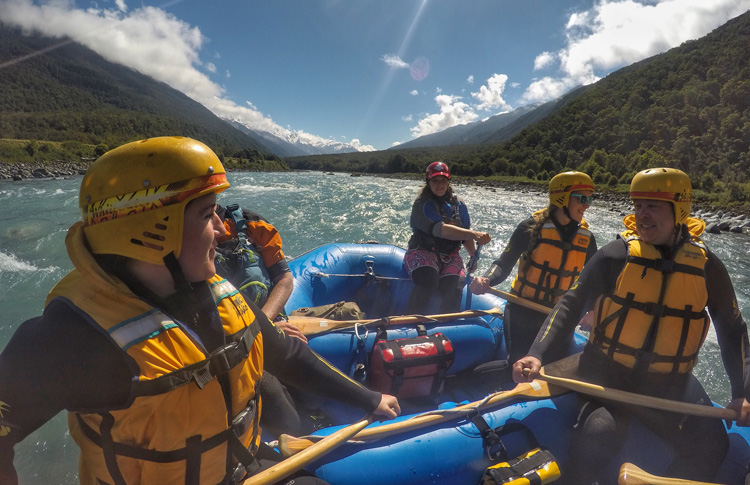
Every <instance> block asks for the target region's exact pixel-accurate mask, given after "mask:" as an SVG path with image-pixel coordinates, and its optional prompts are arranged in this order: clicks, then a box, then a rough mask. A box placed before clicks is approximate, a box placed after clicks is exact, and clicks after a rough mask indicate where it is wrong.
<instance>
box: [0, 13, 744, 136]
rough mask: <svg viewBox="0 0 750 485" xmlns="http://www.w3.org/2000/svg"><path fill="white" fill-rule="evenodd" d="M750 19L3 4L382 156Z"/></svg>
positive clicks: (297, 126)
mask: <svg viewBox="0 0 750 485" xmlns="http://www.w3.org/2000/svg"><path fill="white" fill-rule="evenodd" d="M748 9H750V0H372V1H370V0H361V1H358V0H320V1H316V0H264V1H254V0H244V1H230V0H212V1H208V0H172V1H168V2H151V1H150V0H142V1H141V2H132V1H128V0H97V1H73V0H54V1H33V0H0V21H2V22H4V23H7V24H10V25H19V26H22V27H24V28H26V29H28V30H34V31H38V32H42V33H45V34H47V35H53V36H69V37H71V38H72V39H74V40H75V41H76V42H80V43H82V44H84V45H86V46H88V47H90V48H92V49H94V50H95V51H97V52H99V53H100V54H101V55H103V56H104V57H105V58H107V59H109V60H112V61H115V62H119V63H122V64H125V65H128V66H131V67H133V68H134V69H137V70H139V71H141V72H143V73H144V74H147V75H149V76H151V77H154V78H155V79H157V80H160V81H163V82H166V83H167V84H169V85H171V86H172V87H174V88H176V89H179V90H180V91H182V92H184V93H185V94H187V95H189V96H190V97H192V98H193V99H195V100H197V101H199V102H201V103H202V104H204V105H205V106H206V107H208V108H209V109H211V110H212V111H213V112H214V113H216V114H217V115H219V116H222V117H225V118H231V119H237V120H240V121H242V122H243V123H244V124H246V125H248V126H250V127H253V128H254V129H258V130H265V131H269V132H272V133H275V134H277V135H280V136H284V137H286V138H290V137H298V138H302V139H305V140H308V141H311V142H315V141H321V139H322V140H335V141H338V142H344V143H350V144H352V145H354V146H355V147H358V148H359V149H361V150H371V149H378V150H382V149H386V148H389V147H391V146H394V145H397V144H399V143H403V142H407V141H409V140H412V139H414V138H415V137H417V136H421V135H426V134H430V133H434V132H437V131H440V130H443V129H445V128H448V127H450V126H454V125H456V124H461V123H468V122H472V121H479V120H482V119H485V118H488V117H490V116H493V115H495V114H498V113H501V112H504V111H509V110H512V109H515V108H518V107H520V106H523V105H526V104H529V103H533V102H540V101H548V100H550V99H554V98H555V97H557V96H560V95H561V94H563V93H564V92H566V91H567V90H569V89H570V88H572V87H574V86H577V85H580V84H588V83H591V82H594V81H596V80H598V79H600V78H602V77H604V76H606V75H607V74H608V73H610V72H612V71H613V70H616V69H618V68H620V67H623V66H626V65H629V64H632V63H633V62H636V61H638V60H641V59H643V58H646V57H650V56H652V55H655V54H658V53H660V52H664V51H666V50H668V49H670V48H671V47H675V46H677V45H679V44H681V43H682V42H684V41H686V40H690V39H696V38H699V37H702V36H704V35H706V34H707V33H708V32H710V31H711V30H713V29H715V28H716V27H718V26H720V25H722V24H724V23H725V22H726V21H728V20H729V19H731V18H733V17H736V16H737V15H740V14H742V13H744V12H745V11H747V10H748ZM40 55H43V54H40ZM21 62H22V61H21ZM13 63H14V61H13V60H7V59H3V60H0V66H1V67H3V68H12V65H13Z"/></svg>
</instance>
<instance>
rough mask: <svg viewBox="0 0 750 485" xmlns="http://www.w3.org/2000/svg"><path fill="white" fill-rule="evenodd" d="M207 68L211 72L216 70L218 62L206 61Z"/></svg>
mask: <svg viewBox="0 0 750 485" xmlns="http://www.w3.org/2000/svg"><path fill="white" fill-rule="evenodd" d="M206 69H208V71H209V72H213V73H215V72H216V64H214V63H213V62H209V63H206Z"/></svg>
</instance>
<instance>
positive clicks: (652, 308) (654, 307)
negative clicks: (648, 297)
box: [643, 302, 667, 317]
mask: <svg viewBox="0 0 750 485" xmlns="http://www.w3.org/2000/svg"><path fill="white" fill-rule="evenodd" d="M666 308H667V307H666V306H665V305H662V304H661V303H652V302H651V303H645V304H644V305H643V311H644V312H645V313H647V314H649V315H653V316H655V317H663V316H664V315H665V310H666Z"/></svg>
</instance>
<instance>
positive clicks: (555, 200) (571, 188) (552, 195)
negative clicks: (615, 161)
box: [549, 172, 594, 209]
mask: <svg viewBox="0 0 750 485" xmlns="http://www.w3.org/2000/svg"><path fill="white" fill-rule="evenodd" d="M576 190H591V191H592V192H593V190H594V181H593V180H591V177H589V176H588V175H586V174H585V173H583V172H563V173H558V174H557V175H555V176H554V177H552V180H550V181H549V203H550V205H554V206H556V207H559V208H561V209H565V208H566V207H568V204H569V203H570V193H571V192H575V191H576Z"/></svg>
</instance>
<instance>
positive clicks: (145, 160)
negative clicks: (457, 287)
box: [0, 137, 400, 484]
mask: <svg viewBox="0 0 750 485" xmlns="http://www.w3.org/2000/svg"><path fill="white" fill-rule="evenodd" d="M228 186H229V183H228V181H227V177H226V173H225V171H224V168H223V167H222V165H221V163H220V161H219V159H218V158H217V157H216V155H215V154H214V153H213V151H211V149H209V148H208V147H207V146H206V145H204V144H203V143H200V142H198V141H195V140H191V139H189V138H182V137H161V138H152V139H147V140H141V141H137V142H133V143H128V144H126V145H123V146H121V147H119V148H116V149H114V150H112V151H110V152H108V153H106V154H105V155H103V156H102V157H101V158H99V160H97V161H96V162H94V163H93V164H92V166H91V167H90V168H89V170H88V171H87V172H86V175H85V176H84V177H83V181H82V183H81V192H80V199H79V203H80V207H81V212H82V216H83V221H82V222H78V223H76V224H74V225H73V226H72V227H71V228H70V229H69V231H68V235H67V238H66V246H67V249H68V254H69V255H70V258H71V260H72V262H73V265H74V267H75V269H74V270H73V271H71V272H70V273H69V274H68V275H67V276H66V277H65V278H63V279H62V280H61V281H60V282H59V283H58V284H57V285H56V286H55V287H54V288H53V289H52V291H51V292H50V294H49V296H48V297H47V302H46V305H45V310H44V314H43V316H41V317H38V318H36V319H32V320H29V321H27V322H25V323H24V324H22V325H21V326H20V327H19V329H18V330H17V331H16V333H15V334H14V336H13V338H12V339H11V341H10V342H9V343H8V345H7V347H6V348H5V350H4V351H3V353H2V354H1V355H0V401H2V402H3V403H4V404H3V407H2V413H3V414H2V421H0V424H2V427H1V428H0V429H2V430H3V431H2V432H0V482H1V483H16V482H17V477H16V474H15V471H14V469H13V462H12V461H13V445H14V444H15V443H17V442H19V441H21V440H22V439H24V438H25V437H26V436H27V435H28V434H29V433H31V432H32V431H34V430H35V429H36V428H38V427H39V426H41V425H42V424H44V423H45V422H46V421H47V420H49V419H50V418H52V417H53V416H54V415H55V414H57V413H58V412H59V411H61V410H63V409H67V410H68V412H69V414H68V416H69V419H68V422H69V427H70V432H71V436H72V437H73V439H74V440H75V441H76V443H77V444H78V445H79V447H80V448H81V457H80V463H79V479H80V481H81V482H82V483H85V484H99V483H117V484H124V483H186V484H187V483H196V484H197V483H237V482H238V481H241V480H242V479H243V478H244V477H246V476H247V475H249V474H253V473H255V472H257V471H258V470H259V469H260V468H262V467H264V466H267V465H268V463H269V460H270V461H273V460H277V459H278V457H277V456H276V455H274V454H273V453H272V451H271V450H270V449H269V448H268V447H267V446H265V445H263V444H262V443H261V441H260V430H259V426H258V421H259V416H260V413H261V402H260V400H259V399H258V396H257V384H258V381H259V378H260V376H261V374H262V372H263V370H264V369H266V368H267V369H269V370H270V371H271V372H273V373H274V374H275V375H276V376H278V377H279V378H281V379H284V380H288V381H289V382H290V383H291V384H293V385H295V386H297V387H300V388H302V389H304V390H307V391H311V392H316V391H317V392H322V393H323V394H325V395H326V396H328V397H331V398H334V399H339V400H342V401H343V402H346V403H348V404H351V405H354V406H357V407H360V408H362V409H365V410H367V411H374V412H375V413H376V414H378V415H381V416H383V417H387V418H392V417H395V416H396V415H397V414H398V413H399V411H400V410H399V407H398V401H397V400H396V399H395V398H394V397H393V396H388V395H381V394H379V393H374V392H372V391H369V390H367V389H365V388H363V387H362V386H360V385H359V384H358V383H356V382H354V381H351V380H349V379H348V378H346V377H345V376H343V375H342V374H340V373H339V372H337V371H336V370H335V369H333V368H331V367H330V366H329V365H328V364H327V363H326V362H324V361H322V360H321V359H319V358H318V357H317V356H315V354H313V353H312V352H311V351H309V349H308V348H307V346H306V345H304V344H303V343H302V342H301V341H300V340H298V339H295V338H288V337H286V336H285V335H284V334H283V332H280V331H278V330H277V329H276V328H275V327H274V326H273V324H272V323H271V322H269V320H268V318H266V316H265V315H264V314H263V312H262V311H261V310H260V309H258V308H257V307H256V306H255V305H253V304H252V303H247V302H246V301H245V300H244V299H243V298H242V296H241V295H240V294H239V292H238V291H237V290H236V289H235V288H234V287H233V286H232V285H231V284H229V283H228V282H227V281H226V280H224V279H223V278H221V277H219V276H216V274H215V266H214V256H215V249H216V245H217V237H218V236H219V235H223V234H224V232H225V231H224V226H223V225H222V222H221V220H220V219H219V217H218V216H217V214H216V212H215V208H216V194H217V193H218V192H220V191H222V190H224V189H226V188H227V187H228ZM31 349H33V352H30V350H31ZM295 483H322V482H321V481H319V480H318V479H316V478H314V477H301V478H297V479H296V482H295Z"/></svg>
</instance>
